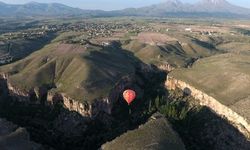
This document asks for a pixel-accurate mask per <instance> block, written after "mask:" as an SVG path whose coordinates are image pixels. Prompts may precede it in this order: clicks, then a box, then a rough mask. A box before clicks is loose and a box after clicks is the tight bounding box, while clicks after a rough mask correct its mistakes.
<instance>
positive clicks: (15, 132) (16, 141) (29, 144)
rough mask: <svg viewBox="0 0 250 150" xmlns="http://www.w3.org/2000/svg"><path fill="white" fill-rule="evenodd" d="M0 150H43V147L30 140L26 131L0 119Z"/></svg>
mask: <svg viewBox="0 0 250 150" xmlns="http://www.w3.org/2000/svg"><path fill="white" fill-rule="evenodd" d="M0 149H1V150H17V149H18V150H45V148H44V147H43V146H41V145H40V144H37V143H35V142H33V141H31V140H30V135H29V133H28V132H27V130H26V129H24V128H21V127H18V126H17V125H15V124H13V123H11V122H9V121H7V120H5V119H0Z"/></svg>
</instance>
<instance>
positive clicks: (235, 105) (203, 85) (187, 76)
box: [170, 51, 250, 121]
mask: <svg viewBox="0 0 250 150" xmlns="http://www.w3.org/2000/svg"><path fill="white" fill-rule="evenodd" d="M249 60H250V53H249V51H248V52H247V51H244V52H238V53H229V54H222V55H217V56H212V57H209V58H205V59H202V60H200V61H197V62H196V63H195V64H194V65H193V67H192V68H190V69H179V70H175V71H173V72H171V74H170V76H173V77H175V78H176V79H179V80H182V81H184V82H186V83H188V84H190V85H192V86H193V87H195V88H197V89H199V90H201V91H203V92H204V93H206V94H208V95H209V96H212V97H214V98H215V99H216V100H218V101H219V102H220V103H222V104H224V105H226V106H228V107H230V108H231V109H233V110H234V111H235V112H237V113H239V114H240V115H242V116H243V117H245V118H246V119H247V120H248V121H249V119H250V118H249V113H250V112H249V109H248V107H249V96H250V92H249V90H248V89H249V88H250V86H249V85H250V83H249V81H250V72H249V67H250V66H249V64H250V62H249Z"/></svg>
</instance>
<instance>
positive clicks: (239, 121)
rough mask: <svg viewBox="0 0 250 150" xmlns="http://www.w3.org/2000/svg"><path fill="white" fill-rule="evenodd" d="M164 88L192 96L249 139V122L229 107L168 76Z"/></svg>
mask: <svg viewBox="0 0 250 150" xmlns="http://www.w3.org/2000/svg"><path fill="white" fill-rule="evenodd" d="M165 86H166V88H167V89H169V90H175V89H177V88H179V89H181V90H182V91H183V92H184V93H185V94H188V95H191V96H193V97H194V98H195V99H197V100H198V101H199V103H200V105H202V106H207V107H209V108H210V109H211V110H213V111H214V112H215V113H216V114H218V115H219V116H221V117H222V118H226V119H227V120H228V121H230V122H231V123H232V124H233V125H234V126H235V127H236V128H237V129H238V130H239V131H240V132H242V133H243V134H244V135H245V136H247V137H250V134H249V133H250V124H249V121H248V120H246V119H245V118H244V117H242V116H240V115H239V114H237V113H236V112H235V111H233V110H232V109H230V108H229V107H227V106H225V105H223V104H221V103H220V102H219V101H218V100H216V99H215V98H213V97H211V96H209V95H207V94H206V93H204V92H202V91H200V90H198V89H196V88H195V87H193V86H191V85H190V84H188V83H186V82H183V81H181V80H178V79H175V78H174V77H171V76H168V77H167V80H166V83H165Z"/></svg>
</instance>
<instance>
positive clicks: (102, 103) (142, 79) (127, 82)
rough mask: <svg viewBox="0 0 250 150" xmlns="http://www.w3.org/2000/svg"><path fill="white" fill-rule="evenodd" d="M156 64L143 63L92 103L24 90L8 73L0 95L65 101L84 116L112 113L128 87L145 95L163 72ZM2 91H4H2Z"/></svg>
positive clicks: (45, 91) (1, 82)
mask: <svg viewBox="0 0 250 150" xmlns="http://www.w3.org/2000/svg"><path fill="white" fill-rule="evenodd" d="M161 73H163V72H161V71H160V70H158V68H157V67H155V66H148V65H142V66H140V67H139V68H138V70H137V71H136V73H135V74H134V75H129V76H125V77H123V78H121V79H120V81H118V82H117V83H116V84H115V85H114V87H113V89H112V90H111V91H110V93H108V94H107V95H108V96H107V97H103V98H100V99H95V100H93V101H92V102H91V103H87V102H79V101H76V100H74V99H72V98H70V97H69V96H67V95H66V94H64V93H52V92H50V90H49V89H46V88H43V87H40V88H34V89H30V90H29V91H22V90H20V89H18V88H16V87H15V86H14V85H12V84H11V83H10V82H8V75H6V74H1V75H0V96H9V97H11V98H12V99H13V100H16V101H19V102H27V103H35V104H44V105H52V106H53V105H56V104H58V103H63V104H64V106H65V107H66V108H67V109H69V110H70V111H76V112H78V113H79V114H81V115H82V116H84V117H95V116H96V115H97V114H98V113H100V112H105V113H107V114H111V113H112V109H113V106H114V104H115V103H117V101H119V100H120V99H121V95H122V92H123V91H124V90H125V89H126V88H132V89H134V90H135V91H136V92H137V94H138V96H140V95H143V88H144V87H146V85H147V84H148V83H150V82H148V81H150V80H151V79H152V77H153V76H155V74H161ZM1 91H2V92H1Z"/></svg>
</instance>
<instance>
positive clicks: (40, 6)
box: [0, 0, 250, 18]
mask: <svg viewBox="0 0 250 150" xmlns="http://www.w3.org/2000/svg"><path fill="white" fill-rule="evenodd" d="M0 16H53V17H62V16H63V17H65V16H88V17H114V16H147V17H168V16H183V17H185V16H195V17H196V16H198V17H199V16H202V17H203V16H207V17H247V18H249V17H250V9H249V8H244V7H240V6H236V5H233V4H231V3H229V2H228V1H226V0H200V1H198V2H197V3H194V4H191V3H184V2H182V1H180V0H167V1H165V2H162V3H159V4H153V5H150V6H145V7H140V8H125V9H122V10H113V11H103V10H83V9H80V8H73V7H69V6H66V5H64V4H60V3H38V2H29V3H26V4H6V3H3V2H1V1H0Z"/></svg>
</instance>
